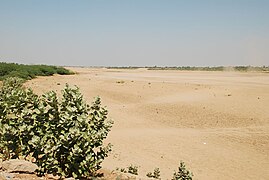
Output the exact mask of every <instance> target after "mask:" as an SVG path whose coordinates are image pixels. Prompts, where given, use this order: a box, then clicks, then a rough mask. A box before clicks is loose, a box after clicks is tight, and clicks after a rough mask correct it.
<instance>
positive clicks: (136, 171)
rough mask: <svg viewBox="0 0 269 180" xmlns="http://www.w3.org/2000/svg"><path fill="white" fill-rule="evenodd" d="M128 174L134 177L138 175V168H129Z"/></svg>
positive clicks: (133, 166) (131, 166)
mask: <svg viewBox="0 0 269 180" xmlns="http://www.w3.org/2000/svg"><path fill="white" fill-rule="evenodd" d="M127 170H128V171H127V172H128V173H130V174H134V175H138V166H135V165H132V164H131V165H130V166H128V167H127Z"/></svg>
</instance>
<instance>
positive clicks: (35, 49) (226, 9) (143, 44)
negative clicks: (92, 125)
mask: <svg viewBox="0 0 269 180" xmlns="http://www.w3.org/2000/svg"><path fill="white" fill-rule="evenodd" d="M0 61H1V62H16V63H24V64H50V65H62V66H64V65H68V66H222V65H223V66H236V65H246V66H247V65H252V66H263V65H265V66H269V0H95V1H94V0H45V1H44V0H0Z"/></svg>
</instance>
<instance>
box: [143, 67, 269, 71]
mask: <svg viewBox="0 0 269 180" xmlns="http://www.w3.org/2000/svg"><path fill="white" fill-rule="evenodd" d="M147 69H148V70H181V71H242V72H244V71H263V72H268V71H269V66H267V67H266V66H263V67H254V66H230V67H229V66H228V67H226V66H215V67H193V66H181V67H158V66H154V67H148V68H147Z"/></svg>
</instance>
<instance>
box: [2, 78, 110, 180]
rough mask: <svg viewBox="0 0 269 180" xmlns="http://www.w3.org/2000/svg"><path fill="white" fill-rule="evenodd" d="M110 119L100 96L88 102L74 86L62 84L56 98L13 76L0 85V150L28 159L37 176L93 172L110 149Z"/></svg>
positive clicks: (5, 156) (11, 157)
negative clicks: (107, 138)
mask: <svg viewBox="0 0 269 180" xmlns="http://www.w3.org/2000/svg"><path fill="white" fill-rule="evenodd" d="M112 124H113V122H112V121H109V120H107V110H106V109H105V108H104V107H102V106H101V101H100V98H99V97H97V98H96V99H95V101H94V102H93V103H92V105H91V106H89V105H87V104H86V103H85V102H84V100H83V96H82V95H81V93H80V92H79V89H78V88H77V87H76V88H71V87H69V86H68V85H66V87H65V88H64V90H63V91H62V98H61V99H58V97H57V95H56V93H55V92H54V91H51V92H49V93H46V94H44V95H42V96H38V95H36V94H34V92H33V91H32V90H31V89H27V88H24V87H23V86H22V80H21V79H18V78H8V79H6V80H5V81H4V82H3V85H2V87H1V89H0V154H1V156H2V158H3V159H14V158H21V157H23V158H25V159H32V161H33V162H34V163H36V164H37V165H38V167H39V169H38V173H39V174H40V175H42V174H44V173H52V174H55V175H56V174H57V175H60V176H62V177H75V178H77V177H87V176H90V175H93V174H94V172H95V171H96V170H98V169H100V168H101V166H100V165H101V162H102V161H103V160H104V158H105V157H106V156H107V155H108V152H109V151H110V150H111V145H110V144H108V145H104V144H103V140H104V139H105V138H106V137H107V135H108V132H109V131H110V129H111V127H112Z"/></svg>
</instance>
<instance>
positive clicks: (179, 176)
mask: <svg viewBox="0 0 269 180" xmlns="http://www.w3.org/2000/svg"><path fill="white" fill-rule="evenodd" d="M192 177H193V174H192V172H190V171H189V170H188V169H187V168H186V165H185V163H184V162H183V161H181V162H180V164H179V167H178V171H177V172H175V173H174V176H173V178H172V180H192Z"/></svg>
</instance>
